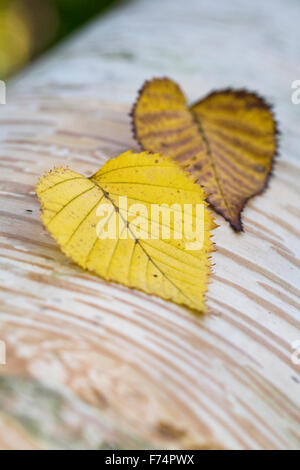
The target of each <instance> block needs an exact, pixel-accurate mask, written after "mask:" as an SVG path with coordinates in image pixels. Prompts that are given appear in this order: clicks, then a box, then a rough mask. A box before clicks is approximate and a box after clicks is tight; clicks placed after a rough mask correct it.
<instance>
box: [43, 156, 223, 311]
mask: <svg viewBox="0 0 300 470" xmlns="http://www.w3.org/2000/svg"><path fill="white" fill-rule="evenodd" d="M36 192H37V195H38V197H39V199H40V202H41V205H42V216H41V218H42V221H43V223H44V225H45V226H46V227H47V229H48V230H49V232H50V233H51V235H52V236H53V237H54V238H55V240H56V241H57V242H58V243H59V245H60V246H61V249H62V251H63V252H64V253H65V254H66V255H67V256H69V257H70V258H72V259H73V260H74V261H75V262H76V263H78V264H79V265H80V266H81V267H82V268H84V269H88V270H90V271H92V272H94V273H96V274H98V275H99V276H101V277H102V278H104V279H106V280H112V281H116V282H119V283H121V284H124V285H126V286H128V287H132V288H137V289H140V290H142V291H144V292H147V293H148V294H155V295H157V296H159V297H162V298H164V299H170V300H172V301H174V302H176V303H178V304H184V305H187V306H189V307H190V308H192V309H194V310H198V311H201V312H205V311H206V308H205V304H204V295H205V292H206V289H207V284H208V279H209V275H210V256H209V253H210V252H211V251H213V244H212V242H211V240H210V231H211V230H212V229H213V228H214V227H215V224H214V222H213V219H212V216H211V214H210V213H209V211H208V209H207V203H206V202H205V194H204V192H203V189H202V188H201V187H200V186H199V185H196V184H195V183H194V181H193V180H192V178H191V177H190V176H189V175H188V174H187V173H185V172H184V171H183V170H182V169H181V168H180V167H179V166H178V165H176V164H174V163H173V162H172V161H171V160H169V159H166V158H164V157H162V156H160V155H158V154H151V155H150V154H148V153H147V152H143V153H138V154H134V153H133V152H132V151H128V152H125V153H123V154H121V155H119V156H118V157H116V158H114V159H112V160H109V161H108V162H107V163H106V164H105V165H104V166H103V167H102V168H101V169H100V170H99V171H98V172H97V173H96V174H95V175H93V176H92V177H90V178H86V177H84V176H82V175H80V174H78V173H76V172H74V171H72V170H70V169H67V168H57V169H54V170H53V171H50V172H49V173H47V174H46V175H45V176H44V177H42V178H41V180H40V181H39V183H38V185H37V188H36ZM174 204H175V206H173V205H174ZM166 207H167V208H170V207H171V208H172V210H171V211H168V210H167V211H166V212H164V217H165V218H162V217H160V218H157V217H156V216H157V214H160V210H163V211H164V210H165V208H166ZM197 208H200V209H199V213H200V214H201V215H202V218H201V217H198V215H199V214H198V212H197V210H198V209H197ZM201 209H202V212H201ZM168 215H169V218H168ZM198 222H199V225H198V226H197V223H198ZM197 227H198V229H197ZM112 234H113V236H111V235H112Z"/></svg>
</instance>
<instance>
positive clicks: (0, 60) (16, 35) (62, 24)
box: [0, 0, 117, 79]
mask: <svg viewBox="0 0 300 470" xmlns="http://www.w3.org/2000/svg"><path fill="white" fill-rule="evenodd" d="M115 3H117V0H0V79H6V78H8V77H10V76H11V75H12V74H14V73H16V72H17V71H18V70H19V69H21V68H22V67H24V66H25V65H26V64H27V63H28V62H30V61H32V60H33V59H34V58H35V57H37V56H38V55H39V54H41V53H42V52H43V51H45V50H47V49H48V48H50V47H51V46H53V45H54V44H56V43H58V42H59V41H61V40H62V39H63V38H64V37H66V36H67V35H69V34H70V33H72V32H73V31H75V30H76V29H77V28H79V27H80V26H81V25H83V24H84V23H86V22H87V21H88V20H90V19H91V18H93V17H95V16H96V15H98V14H101V13H103V12H104V11H105V10H106V9H107V8H108V7H109V6H111V5H112V4H115Z"/></svg>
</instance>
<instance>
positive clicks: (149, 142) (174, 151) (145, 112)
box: [132, 78, 277, 231]
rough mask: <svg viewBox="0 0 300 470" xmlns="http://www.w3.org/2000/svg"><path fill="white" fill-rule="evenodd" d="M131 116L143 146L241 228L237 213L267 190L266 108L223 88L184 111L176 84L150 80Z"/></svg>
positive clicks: (273, 130)
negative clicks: (173, 164)
mask: <svg viewBox="0 0 300 470" xmlns="http://www.w3.org/2000/svg"><path fill="white" fill-rule="evenodd" d="M132 118H133V129H134V133H135V137H136V139H137V140H138V142H139V143H140V144H141V146H142V148H143V149H145V150H149V151H152V152H159V153H162V154H164V155H166V156H169V157H171V158H172V159H174V160H175V161H177V162H178V163H179V164H180V165H181V166H183V167H184V168H186V169H187V170H188V171H190V172H191V173H192V174H193V176H195V177H196V178H197V182H198V183H200V184H201V185H203V187H204V188H205V190H206V192H207V193H208V195H209V196H208V201H209V202H210V204H211V205H212V206H213V207H214V208H215V210H216V211H217V212H218V213H220V214H222V215H223V217H224V218H225V219H226V220H228V221H229V222H230V224H231V225H232V227H233V228H234V229H235V230H238V231H240V230H242V222H241V211H242V210H243V208H244V206H245V204H246V202H247V200H248V199H249V198H251V197H252V196H254V195H256V194H259V193H260V192H262V191H263V189H264V188H265V187H266V185H267V181H268V178H269V176H270V174H271V169H272V164H273V160H274V156H275V154H276V150H277V127H276V122H275V119H274V116H273V113H272V111H271V107H270V105H268V104H267V103H266V102H265V100H264V99H263V98H261V97H260V96H258V95H257V94H255V93H251V92H248V91H246V90H231V89H225V90H220V91H216V92H213V93H211V94H209V95H208V96H207V97H206V98H204V99H202V100H200V101H198V102H197V103H196V104H194V105H193V106H191V107H190V108H189V107H187V104H186V99H185V96H184V94H183V93H182V91H181V89H180V88H179V86H178V85H177V84H176V83H174V82H173V81H172V80H170V79H168V78H162V79H158V78H155V79H153V80H151V81H147V82H146V83H145V84H144V86H143V87H142V89H141V91H140V93H139V97H138V99H137V102H136V103H135V105H134V108H133V110H132Z"/></svg>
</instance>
